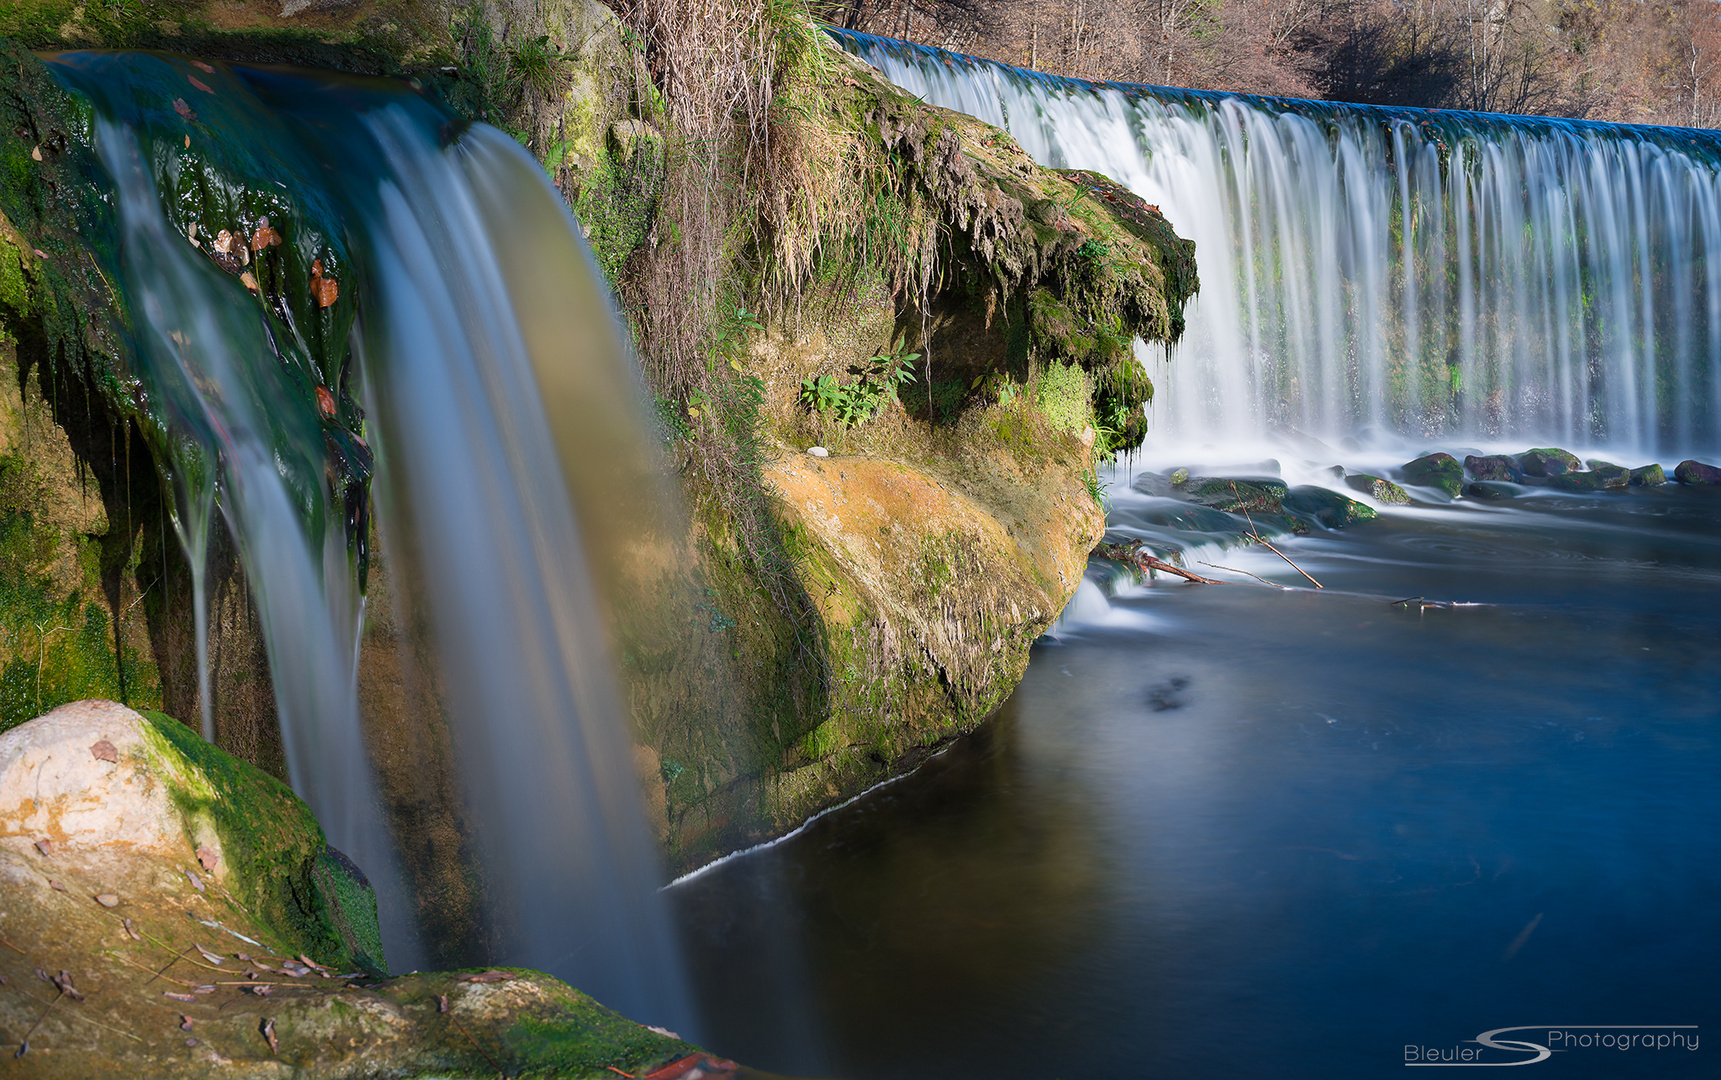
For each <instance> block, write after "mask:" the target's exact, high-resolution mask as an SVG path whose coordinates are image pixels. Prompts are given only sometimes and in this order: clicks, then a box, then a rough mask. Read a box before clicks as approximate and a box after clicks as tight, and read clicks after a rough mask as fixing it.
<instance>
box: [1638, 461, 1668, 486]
mask: <svg viewBox="0 0 1721 1080" xmlns="http://www.w3.org/2000/svg"><path fill="white" fill-rule="evenodd" d="M1665 483H1667V473H1666V472H1664V471H1663V470H1662V468H1661V466H1660V465H1639V466H1638V467H1637V468H1635V469H1633V470H1631V486H1632V487H1660V486H1661V485H1662V484H1665Z"/></svg>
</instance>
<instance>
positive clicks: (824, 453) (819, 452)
mask: <svg viewBox="0 0 1721 1080" xmlns="http://www.w3.org/2000/svg"><path fill="white" fill-rule="evenodd" d="M807 453H809V454H811V455H813V456H814V457H830V456H831V452H830V451H829V450H826V449H825V448H824V447H822V446H809V447H807Z"/></svg>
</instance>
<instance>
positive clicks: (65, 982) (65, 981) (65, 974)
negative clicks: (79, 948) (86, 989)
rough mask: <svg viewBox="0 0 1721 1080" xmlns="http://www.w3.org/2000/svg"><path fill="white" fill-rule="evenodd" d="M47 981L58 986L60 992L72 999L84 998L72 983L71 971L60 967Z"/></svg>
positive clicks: (79, 999)
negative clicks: (56, 973)
mask: <svg viewBox="0 0 1721 1080" xmlns="http://www.w3.org/2000/svg"><path fill="white" fill-rule="evenodd" d="M48 981H49V982H51V983H53V984H54V985H55V986H57V987H59V988H60V993H62V994H64V995H66V996H67V997H69V998H71V999H72V1000H73V1001H82V1000H84V995H83V994H81V993H79V992H78V988H77V987H75V986H73V985H72V973H71V972H69V971H67V970H66V969H65V968H61V969H60V973H59V974H58V975H56V976H54V977H53V978H52V979H49V980H48Z"/></svg>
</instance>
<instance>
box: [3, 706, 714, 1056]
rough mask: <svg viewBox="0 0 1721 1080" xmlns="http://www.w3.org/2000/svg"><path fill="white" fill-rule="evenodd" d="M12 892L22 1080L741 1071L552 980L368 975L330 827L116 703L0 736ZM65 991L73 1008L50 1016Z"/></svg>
mask: <svg viewBox="0 0 1721 1080" xmlns="http://www.w3.org/2000/svg"><path fill="white" fill-rule="evenodd" d="M325 857H327V858H328V862H327V863H323V861H322V860H323V859H324V858H325ZM319 866H320V868H319ZM330 875H339V876H341V877H343V878H344V879H345V884H343V885H341V886H339V889H340V891H342V892H344V893H345V895H344V897H336V896H333V895H331V894H330V893H328V892H326V891H324V886H323V885H322V884H321V883H320V879H326V878H327V877H329V876H330ZM0 883H3V884H0V888H3V889H4V897H5V901H6V924H5V934H6V938H5V942H6V945H7V946H9V948H7V949H5V950H0V975H4V976H5V977H6V978H7V980H8V981H9V982H10V983H11V986H12V991H8V992H3V993H0V1031H5V1032H8V1033H12V1034H13V1035H18V1036H21V1035H22V1033H23V1032H26V1031H29V1032H30V1033H31V1034H30V1036H29V1043H28V1050H27V1051H19V1052H17V1053H13V1051H14V1050H15V1047H13V1046H8V1047H7V1051H8V1057H17V1058H19V1059H21V1060H20V1061H19V1062H18V1063H15V1064H14V1066H13V1068H14V1070H15V1071H16V1072H17V1073H18V1074H19V1075H21V1076H31V1077H44V1078H50V1080H59V1078H65V1080H74V1078H75V1080H100V1078H114V1080H119V1078H127V1080H129V1078H132V1077H140V1076H147V1077H162V1078H185V1080H192V1078H199V1080H201V1078H203V1077H210V1076H235V1077H251V1076H264V1075H267V1076H277V1075H287V1074H289V1073H290V1074H291V1075H293V1076H296V1077H300V1078H302V1080H321V1078H327V1080H336V1078H342V1077H351V1076H374V1077H402V1076H492V1075H496V1074H497V1073H499V1072H503V1071H505V1072H507V1074H508V1075H511V1076H521V1075H530V1076H540V1077H557V1078H573V1077H582V1078H583V1077H590V1076H608V1075H613V1073H614V1072H622V1073H625V1074H628V1075H634V1076H641V1075H645V1074H647V1073H650V1072H652V1071H653V1070H662V1069H665V1068H666V1067H670V1066H671V1063H677V1064H679V1063H683V1062H688V1063H689V1064H688V1068H683V1069H680V1070H679V1071H673V1072H671V1073H668V1075H676V1076H680V1075H682V1074H683V1073H685V1072H688V1071H689V1069H691V1068H693V1067H698V1068H699V1069H701V1070H702V1071H703V1073H704V1075H706V1076H710V1077H728V1076H732V1075H733V1074H734V1073H735V1071H736V1069H737V1068H738V1067H737V1066H736V1065H735V1064H734V1063H733V1062H728V1061H722V1060H719V1059H715V1058H711V1057H709V1056H708V1055H705V1054H703V1053H701V1052H700V1051H699V1049H698V1048H697V1047H695V1046H692V1045H690V1044H688V1043H686V1042H684V1041H682V1040H681V1039H679V1038H676V1037H673V1036H671V1035H666V1034H662V1033H660V1032H658V1031H654V1030H653V1029H651V1028H647V1027H644V1026H642V1025H640V1024H636V1023H634V1022H632V1021H630V1020H628V1019H626V1018H624V1017H622V1016H619V1015H617V1014H616V1013H614V1012H611V1011H610V1010H609V1009H606V1008H604V1007H603V1006H601V1005H599V1004H598V1003H597V1002H595V1001H593V1000H592V999H591V998H590V997H588V996H586V995H585V994H582V993H580V992H579V991H578V990H575V989H573V988H572V987H569V986H567V985H566V984H564V983H562V982H560V981H559V980H557V979H554V978H551V977H550V976H547V975H542V974H539V973H537V972H532V971H525V970H520V969H502V970H489V971H482V972H468V973H456V972H446V973H441V974H418V973H414V974H412V975H408V976H405V977H403V978H394V979H389V978H385V977H383V973H382V972H381V971H380V970H372V971H366V970H364V968H365V964H364V962H363V961H362V960H361V959H360V955H359V954H360V953H361V951H362V948H361V947H360V946H361V944H362V943H361V942H360V941H359V940H358V939H359V938H364V939H366V941H374V940H375V936H376V935H375V927H376V904H375V899H374V896H372V895H371V894H370V892H369V887H368V884H366V883H365V881H364V875H363V874H362V872H360V871H359V870H358V868H357V867H355V866H352V864H351V863H350V862H348V861H347V860H345V859H344V858H343V857H339V856H331V855H330V853H329V851H328V848H327V846H326V844H325V843H324V840H323V835H322V830H321V829H320V828H319V826H318V825H317V822H316V819H315V818H313V817H312V816H311V813H310V810H309V809H307V808H306V806H305V805H304V804H303V803H302V802H300V801H299V800H298V798H297V797H295V796H294V795H293V793H292V792H291V791H290V790H288V789H287V787H286V785H284V784H282V783H280V782H279V781H277V780H275V779H273V778H272V777H270V776H268V775H266V774H264V773H262V772H260V771H258V770H256V769H254V768H252V767H250V766H249V765H246V764H244V763H243V762H240V761H237V760H235V759H233V758H230V757H228V756H227V755H226V754H225V753H223V752H222V751H220V750H218V749H216V748H215V747H213V746H210V745H209V744H207V743H205V742H203V740H202V739H201V738H200V737H199V736H198V735H197V733H196V732H193V731H192V730H191V729H190V728H187V727H185V726H184V725H183V724H180V723H179V722H178V721H177V720H173V719H171V718H169V717H166V716H161V715H159V714H151V715H148V716H145V715H141V714H139V713H136V712H133V711H132V710H131V709H128V708H126V707H124V706H122V705H118V704H115V703H113V702H107V701H81V702H76V703H74V704H71V705H66V706H62V707H61V708H59V709H56V710H54V711H53V712H51V713H49V714H47V715H46V716H42V717H39V718H37V719H35V720H31V721H29V722H27V723H25V724H21V725H19V726H18V727H16V728H13V729H12V730H10V731H8V732H6V733H5V734H3V735H0ZM199 886H201V888H200V887H199ZM336 904H338V905H340V906H341V916H342V918H343V919H344V920H345V921H346V922H349V923H353V924H363V926H362V927H360V928H359V932H358V933H357V934H349V933H346V932H343V930H342V928H341V927H340V926H339V925H337V922H336V921H333V920H331V917H330V916H331V908H332V907H333V906H334V905H336ZM8 958H9V959H8ZM374 960H375V962H376V964H377V965H378V966H380V962H381V955H380V949H379V950H378V952H377V953H376V954H375V956H374ZM37 969H40V970H42V971H58V972H60V975H59V976H58V977H57V978H55V979H54V983H55V986H54V987H47V988H45V989H44V990H41V991H37V992H31V991H28V990H25V989H24V988H25V987H27V986H28V985H31V984H33V983H34V982H35V978H34V976H33V974H32V972H33V971H34V970H37ZM157 972H159V975H157V976H156V977H155V978H151V974H152V973H157ZM55 987H58V988H60V989H61V990H62V991H64V992H65V994H66V996H67V997H69V998H71V999H72V1000H66V1001H62V1002H60V1003H59V1007H58V1008H53V1009H47V1010H45V1009H44V1004H45V1003H46V1002H48V1001H52V1000H53V999H54V989H55ZM66 987H74V988H75V990H76V992H77V993H76V995H75V996H74V995H73V994H72V991H70V990H66ZM14 991H22V992H14ZM33 1025H34V1026H33ZM474 1035H476V1036H477V1038H478V1039H481V1040H482V1043H480V1042H478V1041H476V1040H475V1039H474V1038H473V1036H474ZM188 1036H189V1037H188ZM690 1057H691V1061H690V1062H689V1059H690Z"/></svg>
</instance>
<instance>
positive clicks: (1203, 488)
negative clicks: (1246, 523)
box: [1183, 476, 1291, 514]
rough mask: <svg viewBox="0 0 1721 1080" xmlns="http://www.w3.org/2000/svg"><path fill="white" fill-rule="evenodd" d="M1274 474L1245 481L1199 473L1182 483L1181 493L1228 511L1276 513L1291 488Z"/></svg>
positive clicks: (1230, 512) (1217, 508)
mask: <svg viewBox="0 0 1721 1080" xmlns="http://www.w3.org/2000/svg"><path fill="white" fill-rule="evenodd" d="M1290 490H1291V489H1290V487H1289V485H1287V484H1286V483H1285V482H1284V481H1283V480H1280V479H1279V478H1278V477H1276V476H1252V477H1249V478H1248V479H1246V480H1243V479H1232V478H1230V477H1225V476H1198V477H1195V478H1193V479H1191V480H1190V481H1189V482H1188V483H1187V484H1185V485H1183V493H1184V495H1186V496H1187V497H1188V498H1190V499H1191V500H1193V501H1195V502H1198V503H1200V504H1201V505H1202V506H1211V507H1212V508H1213V509H1215V510H1223V511H1225V512H1226V513H1228V514H1240V513H1243V512H1244V511H1248V512H1249V513H1251V514H1277V513H1278V512H1279V510H1280V508H1281V504H1282V503H1283V501H1284V498H1285V495H1286V494H1287V493H1289V491H1290Z"/></svg>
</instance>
